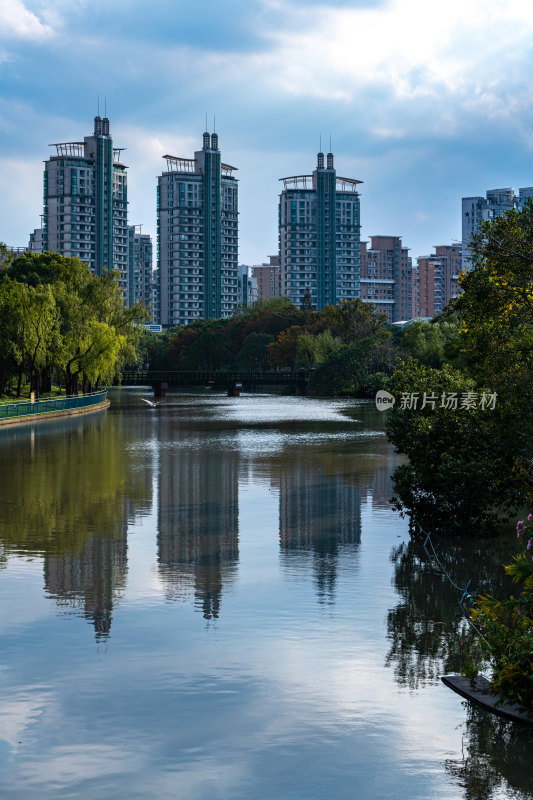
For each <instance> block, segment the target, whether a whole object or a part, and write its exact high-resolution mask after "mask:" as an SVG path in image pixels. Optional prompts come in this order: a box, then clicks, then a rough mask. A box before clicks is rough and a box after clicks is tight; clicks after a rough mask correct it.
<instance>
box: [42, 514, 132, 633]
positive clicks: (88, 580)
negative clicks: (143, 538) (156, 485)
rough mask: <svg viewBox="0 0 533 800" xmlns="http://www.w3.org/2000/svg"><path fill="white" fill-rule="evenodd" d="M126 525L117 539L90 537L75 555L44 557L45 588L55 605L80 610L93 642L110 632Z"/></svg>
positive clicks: (122, 581)
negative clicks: (88, 623)
mask: <svg viewBox="0 0 533 800" xmlns="http://www.w3.org/2000/svg"><path fill="white" fill-rule="evenodd" d="M127 530H128V529H127V525H126V524H125V523H124V525H123V529H122V531H121V534H120V536H119V537H118V538H109V537H107V536H103V535H100V536H98V535H93V536H92V537H91V538H90V539H89V540H88V541H87V542H85V543H84V544H83V545H82V548H81V550H80V551H79V552H77V553H67V554H65V555H62V556H54V557H49V556H48V557H46V558H45V565H44V580H45V588H46V590H47V592H48V593H49V594H50V596H51V597H53V598H54V600H56V601H57V603H58V604H59V605H66V606H70V607H71V608H83V615H84V616H85V618H86V619H89V620H91V621H92V623H93V625H94V630H95V632H96V636H97V638H102V637H105V636H107V635H108V634H109V632H110V629H111V618H112V610H113V605H114V602H115V601H116V599H117V596H118V593H119V590H120V589H123V588H124V587H125V585H126V572H127Z"/></svg>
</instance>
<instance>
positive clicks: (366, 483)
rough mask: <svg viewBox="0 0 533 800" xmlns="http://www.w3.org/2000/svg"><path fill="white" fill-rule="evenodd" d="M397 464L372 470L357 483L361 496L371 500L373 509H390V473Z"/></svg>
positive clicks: (391, 491)
mask: <svg viewBox="0 0 533 800" xmlns="http://www.w3.org/2000/svg"><path fill="white" fill-rule="evenodd" d="M396 467H397V464H386V465H385V466H383V467H378V468H376V469H373V470H372V471H371V472H369V473H368V475H367V476H366V475H365V476H363V477H362V479H361V481H360V482H359V485H360V488H361V496H362V497H363V498H368V497H370V498H372V507H373V508H385V509H390V499H391V497H392V495H393V489H392V473H393V472H394V470H395V469H396Z"/></svg>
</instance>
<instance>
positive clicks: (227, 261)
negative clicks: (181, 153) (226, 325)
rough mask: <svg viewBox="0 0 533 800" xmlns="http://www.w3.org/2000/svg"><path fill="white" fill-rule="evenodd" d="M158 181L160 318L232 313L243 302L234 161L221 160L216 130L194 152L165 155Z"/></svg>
mask: <svg viewBox="0 0 533 800" xmlns="http://www.w3.org/2000/svg"><path fill="white" fill-rule="evenodd" d="M163 158H164V159H165V161H166V169H165V171H164V172H163V174H162V175H161V176H160V177H159V179H158V187H157V242H158V256H157V272H158V275H157V286H158V294H159V304H160V320H159V321H160V322H161V323H162V325H163V326H164V327H170V326H172V325H186V324H187V323H189V322H192V321H193V320H195V319H198V318H199V317H203V318H204V319H211V318H220V317H229V316H230V315H231V314H232V312H233V311H234V309H235V307H236V306H237V305H238V303H239V287H238V278H237V263H238V184H237V179H236V178H235V176H234V172H235V170H236V167H231V166H229V165H228V164H224V163H222V160H221V153H220V150H219V149H218V136H217V134H216V133H213V134H211V135H210V134H209V133H207V132H206V133H204V135H203V147H202V149H201V150H199V151H197V152H196V153H195V154H194V158H192V159H188V158H178V157H175V156H170V155H166V156H163Z"/></svg>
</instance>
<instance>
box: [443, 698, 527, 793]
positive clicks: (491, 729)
mask: <svg viewBox="0 0 533 800" xmlns="http://www.w3.org/2000/svg"><path fill="white" fill-rule="evenodd" d="M464 705H465V706H466V714H467V717H466V724H465V730H464V733H463V747H462V756H461V758H449V759H447V760H446V762H445V767H446V771H447V772H448V773H449V774H450V775H451V776H452V777H453V779H454V780H455V781H456V782H457V783H458V784H459V786H460V787H461V788H462V790H463V791H464V795H463V797H464V800H496V798H501V797H513V798H516V800H527V798H531V788H532V765H531V747H532V745H533V731H532V730H531V728H529V727H527V726H526V725H521V724H517V723H512V722H506V721H505V720H503V719H501V718H499V717H495V716H494V715H492V714H489V713H487V712H486V711H483V710H481V709H478V708H475V707H472V706H470V705H469V704H468V703H464Z"/></svg>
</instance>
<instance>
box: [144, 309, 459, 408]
mask: <svg viewBox="0 0 533 800" xmlns="http://www.w3.org/2000/svg"><path fill="white" fill-rule="evenodd" d="M458 335H459V328H458V323H457V319H456V317H455V316H454V315H448V316H446V317H442V318H439V319H437V320H435V321H434V322H433V323H431V324H430V323H427V322H414V323H412V325H409V326H408V327H407V328H406V329H402V328H398V327H396V326H393V325H389V324H388V322H387V319H386V317H385V315H383V314H381V313H380V312H379V311H378V310H377V309H376V308H375V307H374V306H373V305H372V304H371V303H363V302H362V301H361V300H353V301H343V302H341V303H340V304H339V305H338V306H326V308H325V309H324V310H323V311H312V310H311V309H306V310H302V311H300V310H299V309H298V308H296V306H295V305H293V303H291V302H290V300H288V299H287V298H285V297H275V298H272V299H271V300H266V301H259V302H257V303H254V304H253V305H252V306H250V307H249V308H245V309H241V310H240V311H239V312H238V313H235V314H234V315H233V316H232V317H230V318H229V319H219V320H203V319H199V320H196V321H195V322H192V323H191V324H190V325H187V326H181V327H177V328H174V329H171V330H169V331H164V332H163V333H161V334H146V335H145V342H146V350H147V351H148V362H149V365H150V367H151V369H155V370H197V369H217V370H232V369H242V370H285V369H300V368H307V369H311V370H312V374H311V377H310V381H309V390H310V392H312V393H313V394H316V395H321V396H355V397H373V396H374V394H375V392H376V391H377V390H378V389H381V388H386V387H387V385H388V381H389V379H390V377H391V376H392V374H393V372H394V365H395V363H396V362H397V360H398V358H401V357H404V358H405V357H407V356H408V355H409V354H413V355H414V356H416V357H417V358H419V359H420V361H421V363H424V364H425V363H427V364H431V365H436V366H441V365H442V364H443V363H448V362H449V363H455V362H456V361H457V359H458V357H459V356H458V354H457V353H456V340H457V337H458Z"/></svg>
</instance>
